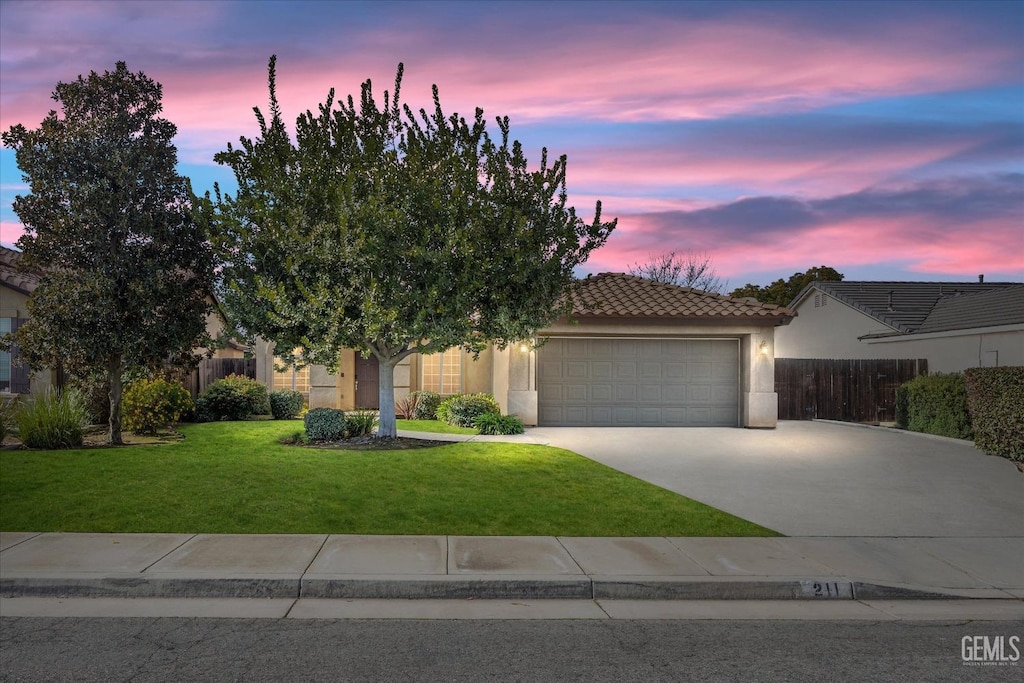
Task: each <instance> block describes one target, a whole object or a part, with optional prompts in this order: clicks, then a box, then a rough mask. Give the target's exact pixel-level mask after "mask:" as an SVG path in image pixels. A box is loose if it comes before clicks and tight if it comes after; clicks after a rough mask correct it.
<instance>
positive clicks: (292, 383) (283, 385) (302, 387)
mask: <svg viewBox="0 0 1024 683" xmlns="http://www.w3.org/2000/svg"><path fill="white" fill-rule="evenodd" d="M300 353H302V350H301V349H296V350H295V352H294V354H293V356H275V357H274V391H281V390H283V389H289V390H291V391H297V392H299V393H300V394H302V397H303V398H304V399H306V404H307V405H309V366H308V365H307V366H305V367H301V368H297V367H294V366H286V365H285V363H287V362H289V361H291V360H292V358H294V357H296V356H298V355H299V354H300Z"/></svg>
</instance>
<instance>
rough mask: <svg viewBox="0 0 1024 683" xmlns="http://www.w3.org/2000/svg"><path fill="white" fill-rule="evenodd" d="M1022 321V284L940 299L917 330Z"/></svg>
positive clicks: (1005, 323)
mask: <svg viewBox="0 0 1024 683" xmlns="http://www.w3.org/2000/svg"><path fill="white" fill-rule="evenodd" d="M1020 324H1024V285H1018V286H1016V287H1002V288H1000V289H994V290H990V291H987V292H979V293H977V294H963V295H960V296H953V297H946V298H944V299H940V300H939V301H938V302H937V303H936V304H935V308H933V309H932V312H931V313H929V314H928V317H927V318H925V320H924V322H923V323H922V324H921V327H919V328H918V330H917V331H918V332H920V333H922V334H924V333H927V332H946V331H948V330H965V329H970V328H978V327H999V326H1002V325H1020Z"/></svg>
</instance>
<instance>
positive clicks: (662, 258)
mask: <svg viewBox="0 0 1024 683" xmlns="http://www.w3.org/2000/svg"><path fill="white" fill-rule="evenodd" d="M648 258H649V260H648V261H647V263H643V264H641V263H635V264H633V266H632V267H630V269H629V274H630V275H632V276H634V277H642V278H645V279H647V280H654V281H655V282H664V283H666V284H670V285H680V286H682V287H692V288H693V289H699V290H701V291H703V292H711V293H712V294H721V293H722V292H723V291H724V290H725V288H726V287H727V286H728V282H727V281H723V280H722V278H720V277H718V273H717V272H716V271H715V265H714V263H712V261H711V257H710V256H709V255H708V254H707V253H706V252H700V253H696V252H693V251H687V252H686V253H685V254H680V253H678V252H676V251H666V252H662V253H661V254H651V255H650V256H649V257H648Z"/></svg>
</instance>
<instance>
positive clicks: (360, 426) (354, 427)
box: [345, 410, 377, 437]
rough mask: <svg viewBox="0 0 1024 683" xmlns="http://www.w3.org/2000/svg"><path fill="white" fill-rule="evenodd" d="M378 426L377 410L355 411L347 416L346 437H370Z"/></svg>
mask: <svg viewBox="0 0 1024 683" xmlns="http://www.w3.org/2000/svg"><path fill="white" fill-rule="evenodd" d="M376 425H377V411H375V410H355V411H352V412H350V413H346V414H345V436H349V437H354V436H369V435H370V434H373V428H374V427H375V426H376Z"/></svg>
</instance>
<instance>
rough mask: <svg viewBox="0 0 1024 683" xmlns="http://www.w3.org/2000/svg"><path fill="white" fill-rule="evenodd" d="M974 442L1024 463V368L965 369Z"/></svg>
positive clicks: (988, 450)
mask: <svg viewBox="0 0 1024 683" xmlns="http://www.w3.org/2000/svg"><path fill="white" fill-rule="evenodd" d="M964 382H965V384H966V386H967V406H968V409H969V410H970V414H971V423H972V426H973V427H974V444H975V445H976V446H977V447H978V448H980V449H982V450H983V451H985V452H986V453H990V454H992V455H1001V456H1003V457H1006V458H1010V459H1011V460H1016V461H1018V462H1024V367H1002V368H971V369H969V370H966V371H964Z"/></svg>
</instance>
